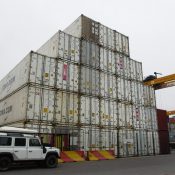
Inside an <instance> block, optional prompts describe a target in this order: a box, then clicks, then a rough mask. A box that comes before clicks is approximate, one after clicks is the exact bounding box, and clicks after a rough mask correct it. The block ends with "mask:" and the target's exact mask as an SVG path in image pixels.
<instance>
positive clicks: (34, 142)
mask: <svg viewBox="0 0 175 175" xmlns="http://www.w3.org/2000/svg"><path fill="white" fill-rule="evenodd" d="M33 159H36V160H40V159H43V149H42V147H41V143H40V141H39V139H37V138H29V143H28V160H33Z"/></svg>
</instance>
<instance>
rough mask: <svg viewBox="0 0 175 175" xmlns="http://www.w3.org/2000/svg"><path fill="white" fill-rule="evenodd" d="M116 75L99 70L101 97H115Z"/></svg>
mask: <svg viewBox="0 0 175 175" xmlns="http://www.w3.org/2000/svg"><path fill="white" fill-rule="evenodd" d="M116 81H117V80H116V76H114V75H111V74H106V73H104V72H100V95H101V96H102V97H110V98H113V99H116V97H117V87H116V86H117V84H116V83H117V82H116Z"/></svg>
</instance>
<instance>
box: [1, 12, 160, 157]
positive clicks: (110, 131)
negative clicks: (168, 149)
mask: <svg viewBox="0 0 175 175" xmlns="http://www.w3.org/2000/svg"><path fill="white" fill-rule="evenodd" d="M142 81H143V72H142V63H141V62H138V61H136V60H134V59H131V58H130V52H129V38H128V37H127V36H125V35H124V34H122V33H120V32H117V31H116V30H113V29H110V28H109V27H107V26H105V25H103V24H101V23H99V22H97V21H95V20H92V19H90V18H88V17H86V16H84V15H81V16H80V17H79V18H78V19H77V20H75V21H74V22H73V23H72V24H71V25H70V26H68V27H67V28H66V29H65V30H64V31H60V30H59V31H58V32H57V33H56V34H55V35H53V37H51V39H49V40H48V41H47V42H46V43H45V44H43V45H42V46H41V47H40V48H39V49H38V50H37V51H36V52H33V51H32V52H30V53H29V54H28V55H27V56H26V57H25V58H24V59H23V60H22V61H21V62H20V63H19V64H18V65H17V66H16V67H15V68H14V69H13V70H12V71H11V72H9V74H8V75H7V76H6V77H5V78H4V79H2V80H1V82H0V125H1V126H2V125H9V126H17V127H25V128H33V129H37V130H38V131H39V133H40V134H41V135H42V137H43V140H44V142H48V143H50V144H52V145H55V146H56V147H59V148H60V149H61V150H83V151H89V150H113V151H114V152H115V155H116V157H129V156H143V155H153V154H159V141H158V130H157V118H156V102H155V93H154V89H153V88H151V87H148V86H144V85H143V83H142Z"/></svg>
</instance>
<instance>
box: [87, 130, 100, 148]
mask: <svg viewBox="0 0 175 175" xmlns="http://www.w3.org/2000/svg"><path fill="white" fill-rule="evenodd" d="M89 133H90V136H89V138H90V149H91V150H98V149H100V129H99V128H94V127H92V128H91V129H90V132H89Z"/></svg>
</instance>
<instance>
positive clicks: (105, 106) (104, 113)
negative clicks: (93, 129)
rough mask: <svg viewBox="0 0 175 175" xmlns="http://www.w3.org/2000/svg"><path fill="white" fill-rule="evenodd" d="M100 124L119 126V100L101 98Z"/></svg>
mask: <svg viewBox="0 0 175 175" xmlns="http://www.w3.org/2000/svg"><path fill="white" fill-rule="evenodd" d="M100 124H101V125H102V126H110V127H117V102H116V101H109V100H105V99H101V100H100Z"/></svg>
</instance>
